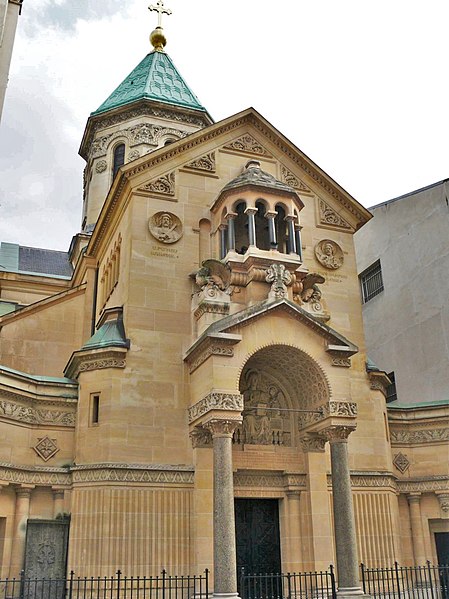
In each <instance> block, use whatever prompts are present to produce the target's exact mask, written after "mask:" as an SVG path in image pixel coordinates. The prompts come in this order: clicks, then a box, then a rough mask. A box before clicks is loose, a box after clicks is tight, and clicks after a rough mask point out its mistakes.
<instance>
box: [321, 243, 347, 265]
mask: <svg viewBox="0 0 449 599" xmlns="http://www.w3.org/2000/svg"><path fill="white" fill-rule="evenodd" d="M315 256H316V259H317V260H318V262H319V263H320V264H322V265H323V266H324V268H328V269H330V270H337V269H338V268H340V267H341V266H342V264H343V261H344V257H343V250H342V249H341V247H340V246H339V245H338V243H336V242H335V241H332V240H331V239H322V240H321V241H319V242H318V243H317V244H316V246H315Z"/></svg>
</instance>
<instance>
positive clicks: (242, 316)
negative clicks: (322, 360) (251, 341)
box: [184, 299, 358, 370]
mask: <svg viewBox="0 0 449 599" xmlns="http://www.w3.org/2000/svg"><path fill="white" fill-rule="evenodd" d="M276 313H282V314H285V315H286V316H288V317H289V318H292V319H293V320H295V321H296V322H298V323H301V324H302V325H304V326H306V327H307V328H309V329H310V330H312V331H313V332H314V333H315V334H317V335H319V336H320V337H322V338H323V339H324V340H325V342H326V351H327V352H328V353H329V355H330V356H331V357H332V359H333V360H348V359H349V357H350V356H353V355H354V354H356V353H357V352H358V347H357V346H356V345H355V344H354V343H352V342H351V341H349V340H348V339H346V337H344V336H343V335H341V334H340V333H338V332H337V331H336V330H335V329H333V328H332V327H329V326H328V325H326V324H324V323H323V322H322V321H321V320H319V319H318V318H316V317H314V316H313V315H312V314H310V313H309V312H307V311H306V310H304V309H303V308H301V306H298V305H297V304H294V303H293V302H291V301H289V300H286V299H281V300H275V301H272V300H265V301H263V302H260V303H259V304H256V305H254V306H250V307H249V308H245V309H244V310H241V311H240V312H237V313H236V314H232V315H230V316H226V317H225V318H222V319H221V320H219V321H217V322H214V323H213V324H211V325H210V326H209V327H208V328H207V329H206V330H205V331H204V333H203V334H202V335H201V336H200V337H199V339H197V341H195V343H193V345H192V346H191V347H190V348H189V349H188V351H187V352H186V354H185V358H184V359H185V360H186V361H187V362H188V363H189V365H191V366H192V365H193V364H194V363H195V362H196V361H197V359H198V355H200V354H202V353H203V350H204V348H205V347H209V346H210V344H211V340H215V341H217V339H219V338H220V337H223V338H224V339H226V341H227V345H228V353H226V354H221V355H232V348H231V347H230V346H231V345H234V344H236V343H238V342H239V341H240V338H241V337H240V335H239V334H241V329H242V328H243V327H247V326H251V325H252V324H253V323H254V322H256V321H257V320H259V319H261V318H267V317H268V316H269V315H270V314H276ZM231 338H232V339H231ZM215 353H216V354H218V353H219V352H215ZM336 365H339V364H336ZM191 370H192V369H191Z"/></svg>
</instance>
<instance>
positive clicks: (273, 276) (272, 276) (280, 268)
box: [265, 263, 292, 299]
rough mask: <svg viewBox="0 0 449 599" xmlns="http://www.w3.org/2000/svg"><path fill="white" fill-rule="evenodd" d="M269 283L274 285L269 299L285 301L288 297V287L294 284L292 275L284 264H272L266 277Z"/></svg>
mask: <svg viewBox="0 0 449 599" xmlns="http://www.w3.org/2000/svg"><path fill="white" fill-rule="evenodd" d="M265 280H266V282H267V283H272V285H271V290H270V293H269V294H268V298H269V299H284V298H285V297H286V295H287V285H290V283H291V282H292V275H291V274H290V273H289V272H288V270H286V268H285V266H284V265H283V264H277V263H274V264H272V265H271V266H270V267H269V268H268V270H267V276H266V277H265Z"/></svg>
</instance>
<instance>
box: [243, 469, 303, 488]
mask: <svg viewBox="0 0 449 599" xmlns="http://www.w3.org/2000/svg"><path fill="white" fill-rule="evenodd" d="M234 487H261V488H264V489H265V488H278V489H282V490H285V489H288V488H290V487H299V488H302V489H305V488H306V487H307V475H306V474H293V473H280V472H257V471H247V470H245V471H237V472H235V473H234Z"/></svg>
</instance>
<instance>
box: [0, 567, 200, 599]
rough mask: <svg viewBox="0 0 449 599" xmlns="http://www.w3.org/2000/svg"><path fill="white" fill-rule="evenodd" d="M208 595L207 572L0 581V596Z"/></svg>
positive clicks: (139, 598) (107, 598) (164, 598)
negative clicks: (197, 573)
mask: <svg viewBox="0 0 449 599" xmlns="http://www.w3.org/2000/svg"><path fill="white" fill-rule="evenodd" d="M208 595H209V571H208V570H205V572H204V574H203V575H202V576H170V575H168V574H167V572H166V571H165V570H163V571H162V573H161V575H160V576H123V575H122V573H121V572H120V570H119V571H118V572H117V573H116V575H115V576H109V577H107V576H105V577H103V578H101V577H98V578H95V577H84V578H81V577H78V576H75V574H74V572H71V573H70V575H69V577H68V578H67V579H54V578H53V579H51V578H47V579H45V578H26V577H25V576H24V574H23V573H22V575H21V576H20V578H14V579H6V580H0V599H192V597H195V596H198V597H204V598H207V597H208Z"/></svg>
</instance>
